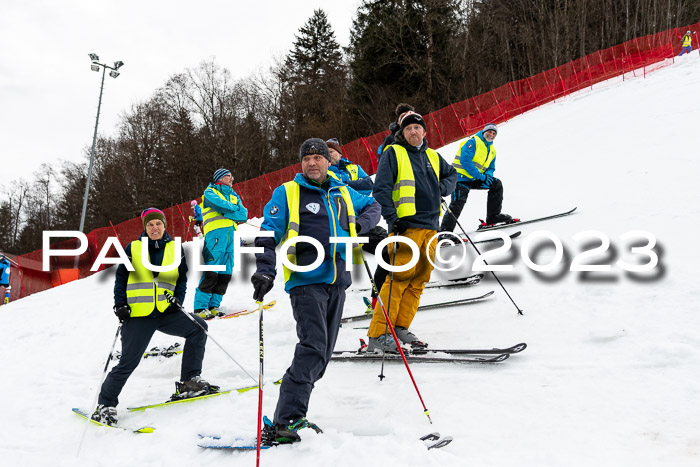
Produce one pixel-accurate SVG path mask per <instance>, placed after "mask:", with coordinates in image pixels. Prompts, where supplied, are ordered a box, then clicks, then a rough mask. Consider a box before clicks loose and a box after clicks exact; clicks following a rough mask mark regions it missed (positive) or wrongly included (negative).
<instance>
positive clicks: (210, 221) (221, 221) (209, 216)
mask: <svg viewBox="0 0 700 467" xmlns="http://www.w3.org/2000/svg"><path fill="white" fill-rule="evenodd" d="M207 190H210V191H211V192H212V193H215V194H216V195H217V196H218V197H219V198H221V199H223V200H224V201H230V202H231V203H233V204H238V198H236V197H235V196H234V195H233V193H231V194H230V195H229V199H228V200H227V199H226V197H225V196H224V195H223V194H221V192H219V190H215V189H213V188H212V187H207V189H206V190H204V193H205V194H206V192H207ZM199 207H200V208H201V209H202V230H203V232H204V235H206V234H207V233H209V232H211V231H212V230H216V229H223V228H227V227H233V230H236V223H235V222H233V221H232V220H231V219H227V218H226V217H224V216H222V215H221V213H219V212H218V211H216V210H214V208H205V207H204V196H202V202H201V203H200V205H199Z"/></svg>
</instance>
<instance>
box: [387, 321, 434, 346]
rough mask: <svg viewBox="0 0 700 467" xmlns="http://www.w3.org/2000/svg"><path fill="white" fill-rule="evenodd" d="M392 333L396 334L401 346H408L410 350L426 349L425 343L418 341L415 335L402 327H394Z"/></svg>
mask: <svg viewBox="0 0 700 467" xmlns="http://www.w3.org/2000/svg"><path fill="white" fill-rule="evenodd" d="M394 332H396V337H398V338H399V340H400V341H401V342H402V343H403V344H408V345H410V346H411V349H412V350H424V349H426V348H427V347H428V344H427V343H426V342H423V341H421V340H420V339H418V337H416V335H415V334H413V333H412V332H411V331H409V330H408V329H406V328H404V327H401V326H396V327H395V328H394Z"/></svg>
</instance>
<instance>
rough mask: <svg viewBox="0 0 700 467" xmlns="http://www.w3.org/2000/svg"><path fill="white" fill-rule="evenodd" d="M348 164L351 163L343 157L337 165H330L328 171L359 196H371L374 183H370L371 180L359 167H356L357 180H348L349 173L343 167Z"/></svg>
mask: <svg viewBox="0 0 700 467" xmlns="http://www.w3.org/2000/svg"><path fill="white" fill-rule="evenodd" d="M350 164H352V162H350V161H349V160H348V159H346V158H344V157H343V158H341V159H340V161H338V165H331V166H330V167H329V168H328V170H330V171H331V172H333V173H334V174H336V175H337V176H338V178H340V179H341V180H342V181H343V183H345V184H346V185H347V186H349V187H350V188H352V189H353V190H355V191H357V192H358V193H360V194H361V195H365V196H371V195H372V188H374V182H372V179H371V178H370V177H369V175H367V172H365V171H364V170H362V167H361V166H359V165H358V166H357V177H358V178H357V180H350V173H348V171H347V170H345V167H347V166H348V165H350Z"/></svg>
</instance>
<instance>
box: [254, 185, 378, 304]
mask: <svg viewBox="0 0 700 467" xmlns="http://www.w3.org/2000/svg"><path fill="white" fill-rule="evenodd" d="M294 181H295V182H297V183H298V184H299V186H300V189H299V197H300V200H299V211H300V212H299V235H300V236H301V235H306V236H309V237H313V238H315V239H316V240H318V241H319V243H321V245H322V246H323V255H324V256H323V263H321V265H320V266H319V267H317V268H316V269H314V270H312V271H308V272H294V273H292V275H291V276H290V278H289V280H288V281H287V282H286V283H285V286H284V290H285V291H287V293H289V291H290V290H291V289H293V288H294V287H297V286H300V285H309V284H342V285H344V286H346V287H347V286H349V285H350V284H351V283H352V278H351V276H350V273H348V272H346V271H345V262H346V257H345V246H344V245H342V244H333V243H330V237H349V236H350V232H349V231H348V226H347V225H344V223H345V219H346V216H345V215H340V212H339V211H340V209H342V208H341V206H343V205H344V203H343V202H342V197H341V194H340V190H339V189H340V187H342V186H344V184H343V183H342V182H340V181H339V180H336V179H334V178H333V177H328V178H327V179H326V181H325V182H323V183H322V184H320V185H319V184H318V183H315V182H313V181H311V180H309V179H307V178H306V177H304V175H303V174H301V173H298V174H296V176H295V177H294ZM348 192H349V193H350V198H351V200H352V205H353V208H354V210H355V214H356V220H355V224H356V228H357V233H358V235H362V234H364V233H365V232H367V231H369V230H370V229H372V228H373V227H374V226H376V225H377V222H379V218H380V210H381V208H380V206H379V204H378V203H377V202H376V201H375V200H374V198H372V197H371V196H364V195H361V194H360V193H358V192H357V191H355V190H353V189H352V188H350V187H348ZM263 213H264V216H265V219H264V221H263V223H262V226H261V227H260V230H261V231H270V232H274V233H275V236H274V238H263V237H258V238H256V239H255V246H257V247H263V248H264V250H265V251H264V252H263V253H256V255H255V257H256V260H257V272H258V273H262V274H269V275H271V276H273V277H274V276H276V274H277V270H276V263H277V254H276V252H275V246H276V245H278V244H279V243H280V242H281V240H282V237H284V235H285V233H286V232H287V229H288V226H289V212H288V207H287V193H286V189H285V187H284V186H279V187H277V188H276V189H275V191H274V192H273V193H272V198H271V199H270V201H269V202H268V203H267V205H266V206H265V209H264V211H263ZM296 252H297V253H296V254H297V265H299V266H306V265H309V264H312V263H313V262H314V261H315V260H316V257H317V252H316V248H314V246H313V245H311V244H309V243H305V242H300V243H297V245H296ZM351 260H352V259H351Z"/></svg>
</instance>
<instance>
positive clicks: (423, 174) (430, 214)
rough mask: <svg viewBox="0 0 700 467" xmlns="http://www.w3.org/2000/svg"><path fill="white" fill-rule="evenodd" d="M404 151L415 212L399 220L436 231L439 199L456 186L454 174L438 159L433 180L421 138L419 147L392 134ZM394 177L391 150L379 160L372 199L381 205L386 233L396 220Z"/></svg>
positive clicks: (452, 170)
mask: <svg viewBox="0 0 700 467" xmlns="http://www.w3.org/2000/svg"><path fill="white" fill-rule="evenodd" d="M394 144H400V145H401V146H403V147H404V148H406V152H407V153H408V157H409V159H410V161H411V168H412V169H413V176H414V178H415V180H416V213H415V214H414V215H412V216H407V217H403V218H402V219H403V220H404V221H406V223H407V224H408V227H409V228H419V229H430V230H440V228H439V227H440V226H439V221H440V203H441V201H442V197H443V196H449V195H451V194H452V192H453V191H454V189H455V186H456V184H457V171H456V170H455V168H454V167H452V165H451V164H449V163H448V162H447V161H446V160H445V159H443V158H442V157H440V167H439V168H438V173H439V174H440V181H439V182H438V180H437V179H436V178H435V170H434V169H433V168H432V166H431V165H430V161H429V160H428V155H427V154H426V152H425V151H426V149H428V143H427V141H426V140H425V139H424V140H423V143H421V145H420V147H419V148H416V147H415V146H411V145H410V144H408V142H406V140H405V139H404V137H403V135H402V134H401V133H396V143H394ZM397 174H398V164H397V162H396V152H395V151H394V148H393V147H389V148H387V149H386V151H384V156H383V157H382V159H381V160H380V161H379V167H378V168H377V176H376V177H375V178H374V198H375V199H376V200H377V201H379V204H381V205H382V216H383V217H384V219H386V223H387V226H388V227H389V233H391V232H392V226H393V225H394V222H396V220H397V219H398V215H397V213H396V207H394V201H393V200H392V198H391V194H392V192H393V191H394V181H395V180H396V176H397Z"/></svg>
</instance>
